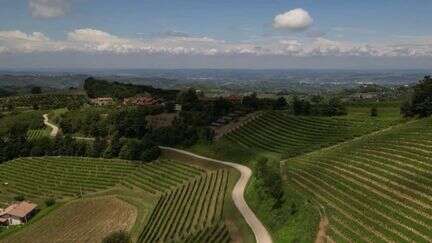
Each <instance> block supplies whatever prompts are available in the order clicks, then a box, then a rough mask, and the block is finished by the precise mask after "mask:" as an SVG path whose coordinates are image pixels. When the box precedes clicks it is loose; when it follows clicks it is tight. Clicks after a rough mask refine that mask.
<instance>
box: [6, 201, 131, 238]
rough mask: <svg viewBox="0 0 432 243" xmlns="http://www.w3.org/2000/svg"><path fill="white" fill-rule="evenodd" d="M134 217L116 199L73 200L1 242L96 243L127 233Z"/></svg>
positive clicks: (126, 204)
mask: <svg viewBox="0 0 432 243" xmlns="http://www.w3.org/2000/svg"><path fill="white" fill-rule="evenodd" d="M136 216H137V212H136V208H135V207H133V206H132V205H130V204H128V203H126V202H124V201H122V200H120V199H118V198H116V197H100V198H89V199H82V200H76V201H73V202H70V203H67V204H66V205H64V206H62V207H61V208H59V209H57V210H55V211H54V212H52V213H51V214H49V215H48V216H46V217H44V218H43V219H41V220H39V221H37V222H36V223H34V224H31V225H30V226H29V227H26V228H25V229H24V230H22V231H20V232H19V233H17V234H15V235H12V236H11V237H8V238H6V239H4V240H2V242H11V243H12V242H23V243H26V242H28V243H30V242H31V243H39V242H40V243H45V242H77V243H78V242H83V243H84V242H100V241H101V240H102V239H103V238H104V237H105V236H106V235H108V234H109V233H111V232H113V231H117V230H130V228H131V227H132V226H133V224H134V222H135V219H136ZM47 226H51V227H47ZM53 226H55V227H53Z"/></svg>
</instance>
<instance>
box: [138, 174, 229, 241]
mask: <svg viewBox="0 0 432 243" xmlns="http://www.w3.org/2000/svg"><path fill="white" fill-rule="evenodd" d="M227 183H228V172H227V171H226V170H216V171H213V172H208V173H207V174H205V175H203V176H201V177H198V178H197V179H195V180H193V181H191V182H189V183H187V184H185V185H184V186H181V187H178V188H177V189H175V190H172V191H170V192H167V193H165V194H163V195H162V196H161V197H160V199H159V202H158V203H157V205H156V206H155V209H154V210H153V213H152V215H151V216H150V219H149V222H148V224H147V226H146V227H145V228H144V230H143V232H142V234H141V236H140V238H139V242H173V241H174V242H183V241H185V242H195V241H194V240H195V239H196V240H197V241H196V242H229V240H230V238H229V233H228V231H227V229H226V227H225V226H224V225H223V223H221V220H222V213H223V202H224V198H225V194H226V189H227Z"/></svg>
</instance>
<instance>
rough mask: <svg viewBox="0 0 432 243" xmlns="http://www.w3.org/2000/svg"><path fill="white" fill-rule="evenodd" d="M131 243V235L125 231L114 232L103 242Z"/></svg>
mask: <svg viewBox="0 0 432 243" xmlns="http://www.w3.org/2000/svg"><path fill="white" fill-rule="evenodd" d="M130 242H131V238H130V235H129V234H128V233H127V232H126V231H123V230H120V231H116V232H112V233H111V234H109V235H108V236H106V237H105V238H104V239H103V240H102V243H130Z"/></svg>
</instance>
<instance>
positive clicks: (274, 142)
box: [225, 109, 400, 157]
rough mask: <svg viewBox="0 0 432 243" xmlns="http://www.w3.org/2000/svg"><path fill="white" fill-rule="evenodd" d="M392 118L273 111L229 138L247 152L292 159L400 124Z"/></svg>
mask: <svg viewBox="0 0 432 243" xmlns="http://www.w3.org/2000/svg"><path fill="white" fill-rule="evenodd" d="M357 111H358V109H357ZM359 113H360V114H359ZM390 115H393V114H390ZM390 115H386V116H382V117H377V118H372V117H368V116H367V115H365V114H364V113H361V112H357V113H356V112H353V115H351V116H342V117H311V116H307V117H305V116H293V115H289V114H288V113H286V112H284V111H271V112H267V113H265V114H263V115H261V116H260V117H258V118H256V119H254V120H253V121H250V122H248V123H246V124H245V125H243V126H242V127H240V128H239V129H237V130H235V131H234V132H231V133H229V134H228V135H226V136H225V138H226V139H228V140H230V141H232V142H234V143H237V144H239V145H242V146H244V147H247V148H253V149H258V150H261V151H270V152H274V153H278V154H283V155H285V156H287V157H292V156H295V155H299V154H303V153H306V152H311V151H313V150H316V149H320V148H324V147H328V146H331V145H334V144H337V143H339V142H342V141H346V140H349V139H352V138H354V137H358V136H361V135H363V134H367V133H370V132H373V131H377V130H380V129H382V128H385V127H387V126H390V125H393V124H396V123H397V122H399V121H400V120H399V117H398V116H390Z"/></svg>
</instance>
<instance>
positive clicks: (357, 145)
mask: <svg viewBox="0 0 432 243" xmlns="http://www.w3.org/2000/svg"><path fill="white" fill-rule="evenodd" d="M431 151H432V119H423V120H418V121H414V122H411V123H408V124H405V125H401V126H398V127H395V128H392V129H389V130H388V131H383V132H379V133H377V134H375V135H370V136H365V137H362V138H360V139H358V140H356V141H352V142H350V143H345V144H342V145H340V146H336V147H334V148H331V149H327V150H321V151H316V152H313V153H310V154H307V155H304V156H300V157H296V158H292V159H289V160H287V161H286V162H285V165H286V169H285V170H284V173H286V175H287V178H288V183H289V185H288V186H295V187H296V188H298V189H299V190H300V191H303V192H305V193H307V194H308V195H309V196H310V198H311V201H312V202H316V203H318V204H319V205H320V206H323V207H324V209H325V214H326V216H327V217H328V219H329V221H330V228H329V232H328V235H329V238H330V239H332V240H334V241H335V242H430V240H431V239H432V231H431V230H430V229H431V228H432V196H431V195H432V179H431V178H432V152H431Z"/></svg>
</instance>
